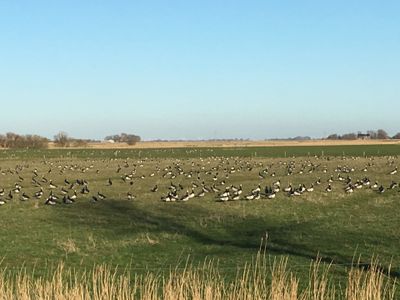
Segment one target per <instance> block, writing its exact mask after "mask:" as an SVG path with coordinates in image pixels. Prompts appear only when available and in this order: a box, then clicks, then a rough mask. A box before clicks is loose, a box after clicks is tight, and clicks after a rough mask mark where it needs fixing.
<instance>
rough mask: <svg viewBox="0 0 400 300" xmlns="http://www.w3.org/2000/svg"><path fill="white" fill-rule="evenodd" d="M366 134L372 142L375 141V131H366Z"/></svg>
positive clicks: (376, 135) (376, 136)
mask: <svg viewBox="0 0 400 300" xmlns="http://www.w3.org/2000/svg"><path fill="white" fill-rule="evenodd" d="M367 134H369V136H370V138H371V139H372V140H376V139H377V138H378V133H377V132H376V131H375V130H368V131H367Z"/></svg>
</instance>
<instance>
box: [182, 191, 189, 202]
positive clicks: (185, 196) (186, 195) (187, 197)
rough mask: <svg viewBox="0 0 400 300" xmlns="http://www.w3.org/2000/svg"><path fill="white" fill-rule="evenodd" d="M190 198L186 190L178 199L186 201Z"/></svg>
mask: <svg viewBox="0 0 400 300" xmlns="http://www.w3.org/2000/svg"><path fill="white" fill-rule="evenodd" d="M189 199H190V197H189V191H186V194H185V195H184V196H183V197H182V198H181V199H180V200H181V201H183V202H186V201H188V200H189Z"/></svg>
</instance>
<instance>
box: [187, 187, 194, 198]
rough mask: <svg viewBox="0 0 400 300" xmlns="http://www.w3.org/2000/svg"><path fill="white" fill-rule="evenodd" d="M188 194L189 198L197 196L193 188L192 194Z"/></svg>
mask: <svg viewBox="0 0 400 300" xmlns="http://www.w3.org/2000/svg"><path fill="white" fill-rule="evenodd" d="M188 196H189V199H192V198H194V197H195V193H194V190H193V189H192V191H191V192H190V194H189V195H188Z"/></svg>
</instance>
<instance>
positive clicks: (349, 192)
mask: <svg viewBox="0 0 400 300" xmlns="http://www.w3.org/2000/svg"><path fill="white" fill-rule="evenodd" d="M344 191H345V192H346V193H348V194H351V193H353V192H354V188H353V186H352V185H348V186H346V187H345V189H344Z"/></svg>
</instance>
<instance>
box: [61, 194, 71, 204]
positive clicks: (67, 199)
mask: <svg viewBox="0 0 400 300" xmlns="http://www.w3.org/2000/svg"><path fill="white" fill-rule="evenodd" d="M63 203H64V204H72V203H74V201H72V200H71V199H69V197H67V196H65V195H64V197H63Z"/></svg>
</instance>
